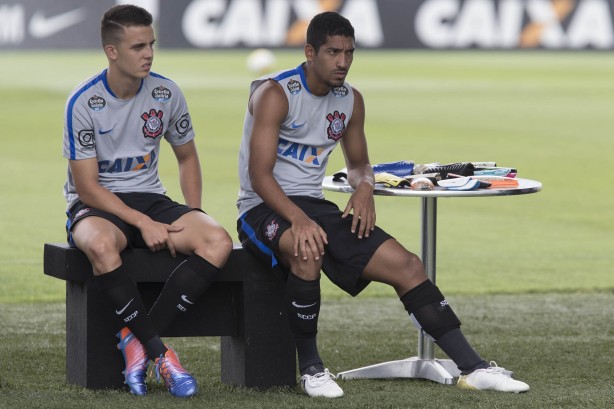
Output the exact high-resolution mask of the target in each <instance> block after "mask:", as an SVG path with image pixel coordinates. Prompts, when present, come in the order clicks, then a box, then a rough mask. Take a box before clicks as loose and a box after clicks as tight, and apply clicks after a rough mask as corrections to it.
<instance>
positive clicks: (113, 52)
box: [104, 44, 117, 61]
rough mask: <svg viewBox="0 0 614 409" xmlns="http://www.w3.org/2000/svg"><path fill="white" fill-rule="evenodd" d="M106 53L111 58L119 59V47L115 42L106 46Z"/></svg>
mask: <svg viewBox="0 0 614 409" xmlns="http://www.w3.org/2000/svg"><path fill="white" fill-rule="evenodd" d="M104 53H105V54H106V55H107V58H108V59H109V60H113V61H115V60H116V59H117V48H115V46H114V45H113V44H107V45H105V46H104Z"/></svg>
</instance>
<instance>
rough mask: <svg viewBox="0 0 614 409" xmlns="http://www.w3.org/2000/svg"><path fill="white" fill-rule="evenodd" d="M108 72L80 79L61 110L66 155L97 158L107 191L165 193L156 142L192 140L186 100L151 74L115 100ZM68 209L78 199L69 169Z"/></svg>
mask: <svg viewBox="0 0 614 409" xmlns="http://www.w3.org/2000/svg"><path fill="white" fill-rule="evenodd" d="M106 74H107V70H106V69H105V70H104V71H103V72H102V73H100V74H97V75H94V76H92V77H90V78H89V79H87V80H86V81H84V82H82V83H81V84H80V85H79V86H78V87H77V88H75V90H73V92H72V93H71V94H70V95H69V97H68V100H67V102H66V108H65V111H64V148H63V155H64V157H65V158H67V159H71V160H80V159H89V158H96V160H97V161H98V182H99V183H100V185H101V186H102V187H104V188H106V189H108V190H110V191H111V192H151V193H165V189H164V186H163V185H162V183H161V181H160V178H159V176H158V155H159V152H160V140H161V138H162V137H164V138H165V139H166V140H167V141H168V142H169V143H170V144H171V145H175V146H178V145H183V144H185V143H187V142H189V141H191V140H192V139H194V131H193V129H192V122H191V120H190V115H189V113H188V108H187V104H186V101H185V98H184V96H183V93H182V92H181V90H180V89H179V87H178V86H177V85H176V84H175V83H174V82H173V81H171V80H169V79H168V78H164V77H162V76H160V75H158V74H155V73H153V72H152V73H150V75H149V76H147V77H146V78H144V79H143V81H142V82H141V86H140V88H139V90H138V92H137V94H136V95H135V96H134V97H133V98H131V99H128V100H123V99H119V98H117V97H116V96H115V95H114V94H113V91H112V90H111V88H110V87H109V84H108V82H107V76H106ZM64 197H65V198H66V201H67V209H70V207H71V206H72V205H73V204H74V203H75V202H76V201H77V200H78V196H77V191H76V189H75V185H74V182H73V178H72V174H71V172H70V167H69V168H68V177H67V181H66V184H65V185H64Z"/></svg>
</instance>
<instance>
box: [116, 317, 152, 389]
mask: <svg viewBox="0 0 614 409" xmlns="http://www.w3.org/2000/svg"><path fill="white" fill-rule="evenodd" d="M117 337H118V338H119V344H117V349H119V350H120V351H122V354H123V355H124V362H126V369H124V372H123V373H124V378H125V379H126V381H125V383H126V385H128V386H129V387H130V392H131V393H133V394H134V395H139V396H142V395H145V394H146V393H147V384H146V383H145V378H146V377H147V365H149V358H148V357H147V353H146V352H145V348H144V347H143V344H141V342H140V341H139V340H138V339H137V338H136V337H135V336H134V334H133V333H132V332H130V330H129V329H128V328H125V327H124V328H122V329H121V331H119V332H118V333H117Z"/></svg>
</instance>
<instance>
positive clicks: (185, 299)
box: [181, 294, 194, 304]
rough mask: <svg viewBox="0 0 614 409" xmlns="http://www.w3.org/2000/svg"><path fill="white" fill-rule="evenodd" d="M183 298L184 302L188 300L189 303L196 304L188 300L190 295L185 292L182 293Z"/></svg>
mask: <svg viewBox="0 0 614 409" xmlns="http://www.w3.org/2000/svg"><path fill="white" fill-rule="evenodd" d="M181 299H182V300H183V301H184V302H187V303H188V304H194V303H193V302H192V301H190V300H188V296H187V295H185V294H182V295H181Z"/></svg>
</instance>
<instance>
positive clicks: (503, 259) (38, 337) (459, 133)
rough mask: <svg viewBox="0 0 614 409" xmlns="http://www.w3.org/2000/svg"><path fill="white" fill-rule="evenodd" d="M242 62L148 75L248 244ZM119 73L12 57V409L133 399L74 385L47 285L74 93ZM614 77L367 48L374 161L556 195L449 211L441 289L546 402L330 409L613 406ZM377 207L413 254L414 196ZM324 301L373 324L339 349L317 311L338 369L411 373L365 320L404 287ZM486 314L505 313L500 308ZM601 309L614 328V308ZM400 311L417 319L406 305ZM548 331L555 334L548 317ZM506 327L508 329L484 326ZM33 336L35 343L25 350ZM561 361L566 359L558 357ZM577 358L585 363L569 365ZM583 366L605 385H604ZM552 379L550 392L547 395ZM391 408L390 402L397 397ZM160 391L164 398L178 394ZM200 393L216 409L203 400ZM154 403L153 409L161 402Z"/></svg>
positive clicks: (3, 67) (596, 65) (72, 62)
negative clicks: (163, 79)
mask: <svg viewBox="0 0 614 409" xmlns="http://www.w3.org/2000/svg"><path fill="white" fill-rule="evenodd" d="M246 55H247V51H233V52H222V51H219V52H205V51H201V52H171V51H165V50H162V51H159V52H158V55H157V56H156V61H155V63H154V71H156V72H158V73H160V74H163V75H165V76H168V77H170V78H172V79H173V80H175V81H176V82H177V83H178V84H179V85H180V86H181V87H182V88H183V90H184V92H185V94H186V97H187V100H188V104H189V106H190V110H191V115H192V118H193V122H194V127H195V129H196V132H197V138H198V139H197V145H198V148H199V150H200V153H201V161H202V166H203V172H204V182H205V193H204V207H205V209H206V210H207V212H208V213H209V214H211V215H212V216H214V217H215V218H216V219H217V220H219V221H220V222H221V223H222V224H223V225H224V226H225V227H226V228H227V229H228V230H229V231H230V233H231V235H232V236H233V237H235V238H236V229H235V218H236V211H235V209H236V207H235V205H234V203H235V199H236V194H237V190H238V178H237V171H236V168H237V149H238V146H239V142H240V138H241V130H242V120H243V115H244V110H245V106H246V100H247V90H248V85H249V82H250V79H251V77H252V75H251V74H250V73H248V72H247V71H246V69H245V57H246ZM277 56H278V68H280V69H281V68H286V67H292V66H294V65H296V64H298V63H299V62H300V61H302V60H301V58H302V53H301V51H285V52H279V53H277ZM105 66H106V60H105V59H104V56H103V55H102V53H101V52H61V53H60V52H55V51H54V52H48V53H10V52H3V53H0V115H1V117H2V119H3V125H4V126H3V130H4V131H3V135H2V136H1V137H0V174H2V175H3V177H2V178H1V179H0V191H1V192H2V194H1V195H0V209H1V210H2V213H1V216H0V227H1V231H2V233H3V234H2V235H0V324H2V326H3V327H4V329H3V333H2V335H1V339H2V344H1V345H0V372H1V374H2V375H0V395H4V394H7V396H10V397H12V399H13V400H12V401H11V402H13V403H14V404H17V403H18V402H19V400H20V399H25V398H33V399H34V401H33V402H38V403H37V404H36V405H34V406H40V407H43V406H49V407H53V406H54V405H56V406H58V407H60V403H62V402H65V401H67V400H68V401H71V400H72V401H74V402H73V403H74V405H73V406H74V407H77V406H79V407H84V406H87V405H88V404H89V403H91V404H92V405H95V406H101V407H107V406H108V407H111V406H117V405H122V406H124V405H126V404H127V403H129V402H130V403H132V402H134V400H133V399H128V397H125V396H123V394H118V393H115V392H104V393H90V392H87V391H83V390H81V389H79V388H74V387H67V386H66V385H65V382H64V375H63V374H64V373H63V371H64V366H63V353H64V352H63V342H64V341H63V339H64V338H63V318H62V314H63V309H62V308H63V307H62V305H63V304H62V301H63V300H64V283H62V282H60V281H59V280H54V279H51V278H48V277H45V276H43V273H42V249H43V244H44V243H45V242H62V241H64V223H65V215H64V199H63V197H62V185H63V183H64V179H65V176H66V160H65V159H64V158H63V157H62V127H63V123H62V116H63V110H64V103H65V99H66V96H67V95H68V93H69V92H70V90H71V89H72V88H73V87H74V86H76V85H77V84H78V83H79V82H80V81H81V80H83V79H85V78H86V77H87V76H89V75H91V74H93V73H95V72H97V71H100V70H102V68H104V67H105ZM612 72H614V55H613V54H611V53H590V52H586V53H555V52H545V53H538V52H518V53H516V52H510V53H496V52H484V53H478V52H450V53H446V52H440V53H437V52H375V51H361V50H359V51H357V53H356V55H355V60H354V65H353V67H352V70H351V71H350V75H349V78H348V80H349V82H350V83H351V84H352V85H354V86H355V87H357V88H358V89H360V90H361V91H362V92H363V94H364V96H365V99H366V104H367V122H366V130H367V137H368V141H369V147H370V152H371V161H372V163H377V162H386V161H392V160H401V159H406V160H414V161H415V162H416V163H428V162H434V161H438V162H442V163H446V162H455V161H496V162H497V163H498V164H500V165H507V166H513V167H516V168H517V169H518V170H519V176H521V177H526V178H530V179H537V180H540V181H541V182H542V183H543V190H542V192H540V193H538V194H534V195H526V196H517V197H493V198H462V199H440V200H439V201H438V208H439V213H438V214H439V219H438V243H437V251H438V260H437V262H438V263H437V273H438V284H439V286H440V288H441V289H442V291H444V293H445V294H447V295H448V296H449V297H451V298H453V299H455V300H459V301H458V302H459V306H458V307H457V309H458V310H460V311H461V312H462V315H461V318H464V317H468V320H469V323H467V322H466V327H467V331H469V332H470V334H472V335H473V336H474V338H473V339H474V340H475V342H476V343H477V344H478V346H479V348H478V349H479V350H481V351H483V350H486V351H487V352H484V354H485V355H486V354H488V356H489V357H490V356H492V357H493V358H492V359H498V360H503V362H500V364H502V365H507V364H511V365H510V366H511V367H512V369H514V370H515V371H516V372H517V373H518V374H519V375H520V374H521V376H519V377H521V378H523V379H526V380H527V381H529V383H530V384H531V385H532V387H533V388H532V391H531V392H530V393H529V394H527V395H522V396H515V397H505V398H503V399H502V398H498V397H494V398H493V395H492V394H491V395H477V394H468V395H467V394H462V393H458V392H456V391H451V390H450V389H447V388H443V387H441V386H439V385H432V384H430V383H425V382H422V381H409V382H406V381H403V382H400V381H361V382H359V383H356V384H355V385H358V386H350V384H349V383H345V384H344V385H346V386H345V388H346V389H347V391H348V392H349V391H351V394H356V396H355V397H351V398H348V400H345V401H340V402H339V403H335V406H333V407H391V408H392V407H400V406H407V405H409V404H410V403H411V402H422V403H423V404H422V406H424V407H428V406H433V407H434V406H435V405H436V406H437V407H463V406H472V407H535V408H540V407H547V406H549V405H551V406H552V407H568V406H569V407H574V406H575V407H588V406H592V407H606V406H607V405H606V403H608V404H610V403H612V393H611V391H612V389H611V388H612V383H611V367H612V358H611V351H612V348H613V347H614V340H613V336H614V333H613V329H612V319H611V312H612V305H613V304H614V267H613V266H614V252H612V251H611V246H612V244H611V243H612V232H613V231H614V211H613V207H612V201H613V199H614V190H613V189H612V187H611V186H612V182H613V181H614V180H613V177H612V176H611V170H610V169H609V166H608V163H611V159H608V157H609V156H610V155H611V153H612V152H613V151H614V138H612V137H611V135H610V134H611V125H610V124H611V119H610V118H611V115H612V114H611V113H612V112H614V81H612ZM162 157H163V158H162V164H163V167H162V168H161V177H162V180H163V182H164V184H165V186H166V187H167V189H168V191H169V194H170V195H171V196H172V197H175V198H178V199H180V197H181V196H180V190H179V186H178V181H177V171H176V163H175V161H174V159H173V157H172V153H171V151H170V149H168V147H165V148H164V150H163V153H162ZM343 166H344V165H343V158H342V156H341V152H340V150H339V151H337V152H336V153H334V154H333V156H332V157H331V161H330V167H329V173H333V172H334V171H336V170H337V169H338V168H341V167H343ZM327 196H328V198H329V199H331V200H333V201H335V202H336V203H338V204H339V205H341V206H344V205H345V201H346V200H347V196H346V195H343V194H334V193H329V194H327ZM376 203H377V206H378V224H379V225H380V226H382V227H384V228H385V229H386V230H387V231H389V232H390V233H392V234H393V235H394V236H395V237H397V239H398V240H399V241H400V242H401V243H403V244H404V245H405V246H407V247H408V248H409V249H411V250H413V251H414V252H417V253H418V254H419V252H420V241H419V240H420V235H419V229H420V201H419V200H418V199H411V198H389V197H388V198H386V197H378V198H377V199H376ZM323 292H324V299H325V302H324V304H325V305H326V303H327V301H330V302H331V303H332V305H333V307H331V308H341V307H343V308H347V309H350V310H351V312H354V313H356V314H358V317H361V318H355V319H354V321H356V322H359V323H360V328H359V331H357V332H356V333H354V335H353V337H348V336H347V334H346V335H344V337H338V336H337V335H339V336H341V335H342V334H337V332H335V331H336V329H335V328H337V327H340V326H341V323H340V322H339V320H338V319H337V321H335V319H334V318H332V317H330V318H326V317H325V316H323V318H322V320H323V321H324V324H323V325H324V326H326V327H325V328H328V330H326V329H324V330H323V331H322V332H323V335H322V340H321V343H322V348H323V349H324V350H325V351H326V354H327V355H328V356H330V361H331V370H333V371H337V370H343V369H345V368H348V367H353V366H354V365H366V364H370V363H374V361H375V362H377V361H381V360H387V359H400V358H403V356H398V355H399V354H398V351H399V350H402V351H406V350H407V348H415V337H414V335H413V332H412V333H411V334H410V337H409V340H407V337H405V338H403V335H402V334H398V333H397V334H393V333H392V332H391V333H390V335H388V334H387V333H386V331H389V330H391V329H392V328H393V327H394V326H395V325H397V324H394V325H393V324H390V325H383V324H382V323H381V322H379V323H378V322H375V321H377V320H378V319H379V320H380V321H381V320H384V321H385V320H388V319H389V314H387V313H383V312H381V311H380V310H379V309H378V310H377V311H378V312H377V313H374V316H375V317H374V320H373V321H370V320H368V319H363V318H362V317H364V316H370V315H371V314H373V310H374V306H378V305H380V303H382V305H391V306H392V305H395V306H396V305H397V304H398V301H397V302H395V301H394V293H393V291H392V290H390V289H388V288H387V287H384V286H379V285H373V286H371V287H370V288H369V289H368V290H367V291H366V292H365V294H363V295H361V296H360V297H359V298H358V299H357V300H350V299H349V297H347V296H345V295H344V294H342V293H341V292H340V291H339V290H337V289H335V288H333V287H332V286H331V285H329V284H328V283H326V284H325V286H324V290H323ZM374 297H379V298H374ZM474 300H479V301H480V302H487V303H493V304H495V305H499V304H501V305H505V306H506V308H500V307H499V308H495V310H493V311H492V313H491V311H489V310H488V309H486V307H484V306H481V304H480V303H477V302H474ZM464 304H465V305H468V306H469V307H466V306H463V305H464ZM570 304H573V306H574V307H573V308H572V307H570V306H569V305H570ZM583 305H586V309H583ZM600 305H601V306H602V307H603V308H605V309H606V310H607V311H610V315H605V314H603V310H600V309H599V306H600ZM480 306H481V307H480ZM473 307H475V308H478V307H479V308H481V310H480V311H481V312H479V311H478V312H476V311H474V310H472V308H473ZM395 308H396V307H395ZM39 309H41V310H42V315H40V314H38V311H39ZM540 311H542V312H543V311H547V314H546V313H542V314H541V315H540V313H539V312H540ZM15 315H17V316H22V317H24V320H25V321H26V322H21V321H19V320H18V319H16V318H15ZM390 315H394V316H395V318H399V320H401V321H400V322H406V317H405V316H404V313H403V311H402V310H400V309H399V308H397V310H395V312H394V314H390ZM378 317H379V318H378ZM560 317H568V318H569V319H568V320H567V321H565V320H563V321H560V320H559V318H560ZM554 318H556V322H550V320H551V319H554ZM327 319H328V320H329V321H327ZM493 319H495V320H501V321H500V322H498V323H490V321H492V320H493ZM330 320H333V321H330ZM463 320H464V319H463ZM464 321H465V320H464ZM508 321H509V322H511V324H510V325H509V326H508V325H505V323H506V322H508ZM386 322H387V321H386ZM546 327H547V328H548V331H551V333H550V334H551V335H552V336H551V337H548V336H546V334H547V333H545V332H544V331H545V329H544V328H546ZM343 328H345V327H343ZM528 328H531V329H532V330H531V331H529V330H528ZM406 329H407V328H405V329H404V330H406ZM354 330H357V329H354ZM376 330H377V331H384V332H385V333H384V334H381V333H379V334H378V332H375V331H376ZM585 330H586V331H585ZM362 331H364V334H365V335H364V337H361V334H362ZM576 332H577V333H576ZM403 333H404V332H403ZM572 333H573V334H572ZM331 334H336V335H335V336H331ZM570 334H571V335H570ZM22 335H27V336H29V337H31V341H28V342H27V344H26V348H25V349H24V348H23V344H22ZM355 338H357V339H355ZM339 339H342V341H339V342H337V340H339ZM593 341H594V342H593ZM178 342H181V343H182V345H186V349H187V351H186V354H187V355H188V357H189V359H191V360H193V366H198V362H199V361H202V358H200V359H199V360H197V359H196V356H197V350H198V348H199V346H200V345H201V342H203V343H204V344H202V345H206V349H207V351H210V355H212V356H214V357H215V348H216V347H215V345H217V344H215V343H214V344H210V343H209V342H210V341H208V340H207V341H203V340H201V339H192V340H180V341H178ZM373 345H377V347H376V349H375V347H373ZM408 345H409V346H408ZM554 348H556V349H554ZM561 349H562V350H563V351H561V355H560V356H559V355H557V353H556V351H560V350H561ZM354 350H357V351H358V352H359V353H354V352H353V351H354ZM211 351H212V352H211ZM380 351H382V353H381V354H380ZM388 351H392V352H391V353H390V356H389V355H388ZM574 351H577V352H574ZM410 353H413V350H411V349H410ZM566 354H569V356H568V355H566ZM576 354H581V357H578V358H577V359H572V356H576ZM41 356H42V357H44V359H40V357H41ZM192 357H193V358H192ZM567 358H569V359H567ZM213 359H216V358H213ZM546 359H549V361H548V360H546ZM608 362H609V364H608V365H606V364H605V363H608ZM332 364H334V366H332ZM15 366H20V367H23V368H25V369H20V372H19V373H20V375H19V376H20V378H19V379H20V380H19V381H14V380H11V378H10V377H7V375H6V374H7V371H8V370H9V368H13V367H15ZM588 367H590V368H594V370H595V371H596V372H597V375H596V378H599V379H591V376H590V375H589V374H587V368H588ZM333 368H335V369H333ZM11 370H12V369H11ZM198 370H204V368H200V369H198ZM608 371H609V372H608ZM198 375H199V376H200V373H198ZM202 376H203V378H205V375H202ZM207 376H209V375H207ZM209 378H211V382H213V385H214V387H215V389H211V390H209V389H206V388H207V387H205V389H206V393H207V394H208V393H211V394H213V397H214V398H213V400H214V404H215V405H216V406H215V407H224V408H226V407H228V408H230V407H245V406H247V407H271V406H282V407H307V405H309V407H311V406H312V404H311V403H308V402H307V401H306V400H305V399H303V398H302V397H301V396H297V395H296V394H295V393H294V392H289V391H275V392H269V393H266V394H259V393H254V392H250V391H244V390H240V391H235V390H234V389H231V388H228V387H225V386H221V385H219V376H218V378H215V372H214V373H213V375H212V376H209ZM209 378H206V379H207V382H209ZM214 378H215V379H218V380H217V381H216V380H215V379H214ZM215 382H217V384H216V383H215ZM552 383H554V384H556V388H554V389H552V390H551V389H549V387H548V386H549V384H552ZM23 385H29V386H28V387H25V386H23ZM405 388H408V389H407V393H408V394H409V396H407V397H405V396H403V395H404V394H405V392H404V391H405ZM369 391H371V392H373V395H372V394H371V393H370V392H369ZM553 391H556V395H553ZM608 391H609V392H608ZM388 394H390V395H391V396H392V397H390V398H389V397H386V398H385V399H384V398H383V396H384V395H386V396H388ZM158 395H159V396H160V401H159V402H160V404H162V403H163V402H164V401H165V400H164V399H163V398H162V396H164V395H162V394H161V393H159V394H158ZM230 395H232V396H233V398H232V399H228V400H227V397H228V396H230ZM433 396H436V397H437V398H436V400H431V398H432V397H433ZM483 396H486V397H483ZM497 396H499V395H497ZM361 397H362V400H361ZM378 397H379V398H381V400H379V399H378ZM199 399H202V401H200V400H199V401H198V402H200V403H207V402H208V397H207V395H206V394H203V396H202V398H199ZM501 399H502V400H501ZM92 402H94V403H92ZM146 402H147V403H146V405H147V406H148V407H152V405H153V406H154V407H155V403H153V402H154V400H153V399H149V398H148V399H147V401H146ZM225 402H226V403H225ZM343 402H345V403H343ZM367 402H371V403H372V404H373V405H368V404H367ZM167 403H168V401H167ZM404 403H405V404H404ZM144 405H145V403H143V406H144ZM186 405H188V404H186ZM418 405H419V406H420V405H421V404H418ZM457 405H458V406H457ZM73 406H70V405H68V406H62V407H73ZM0 407H2V403H0ZM187 407H189V406H187Z"/></svg>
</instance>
